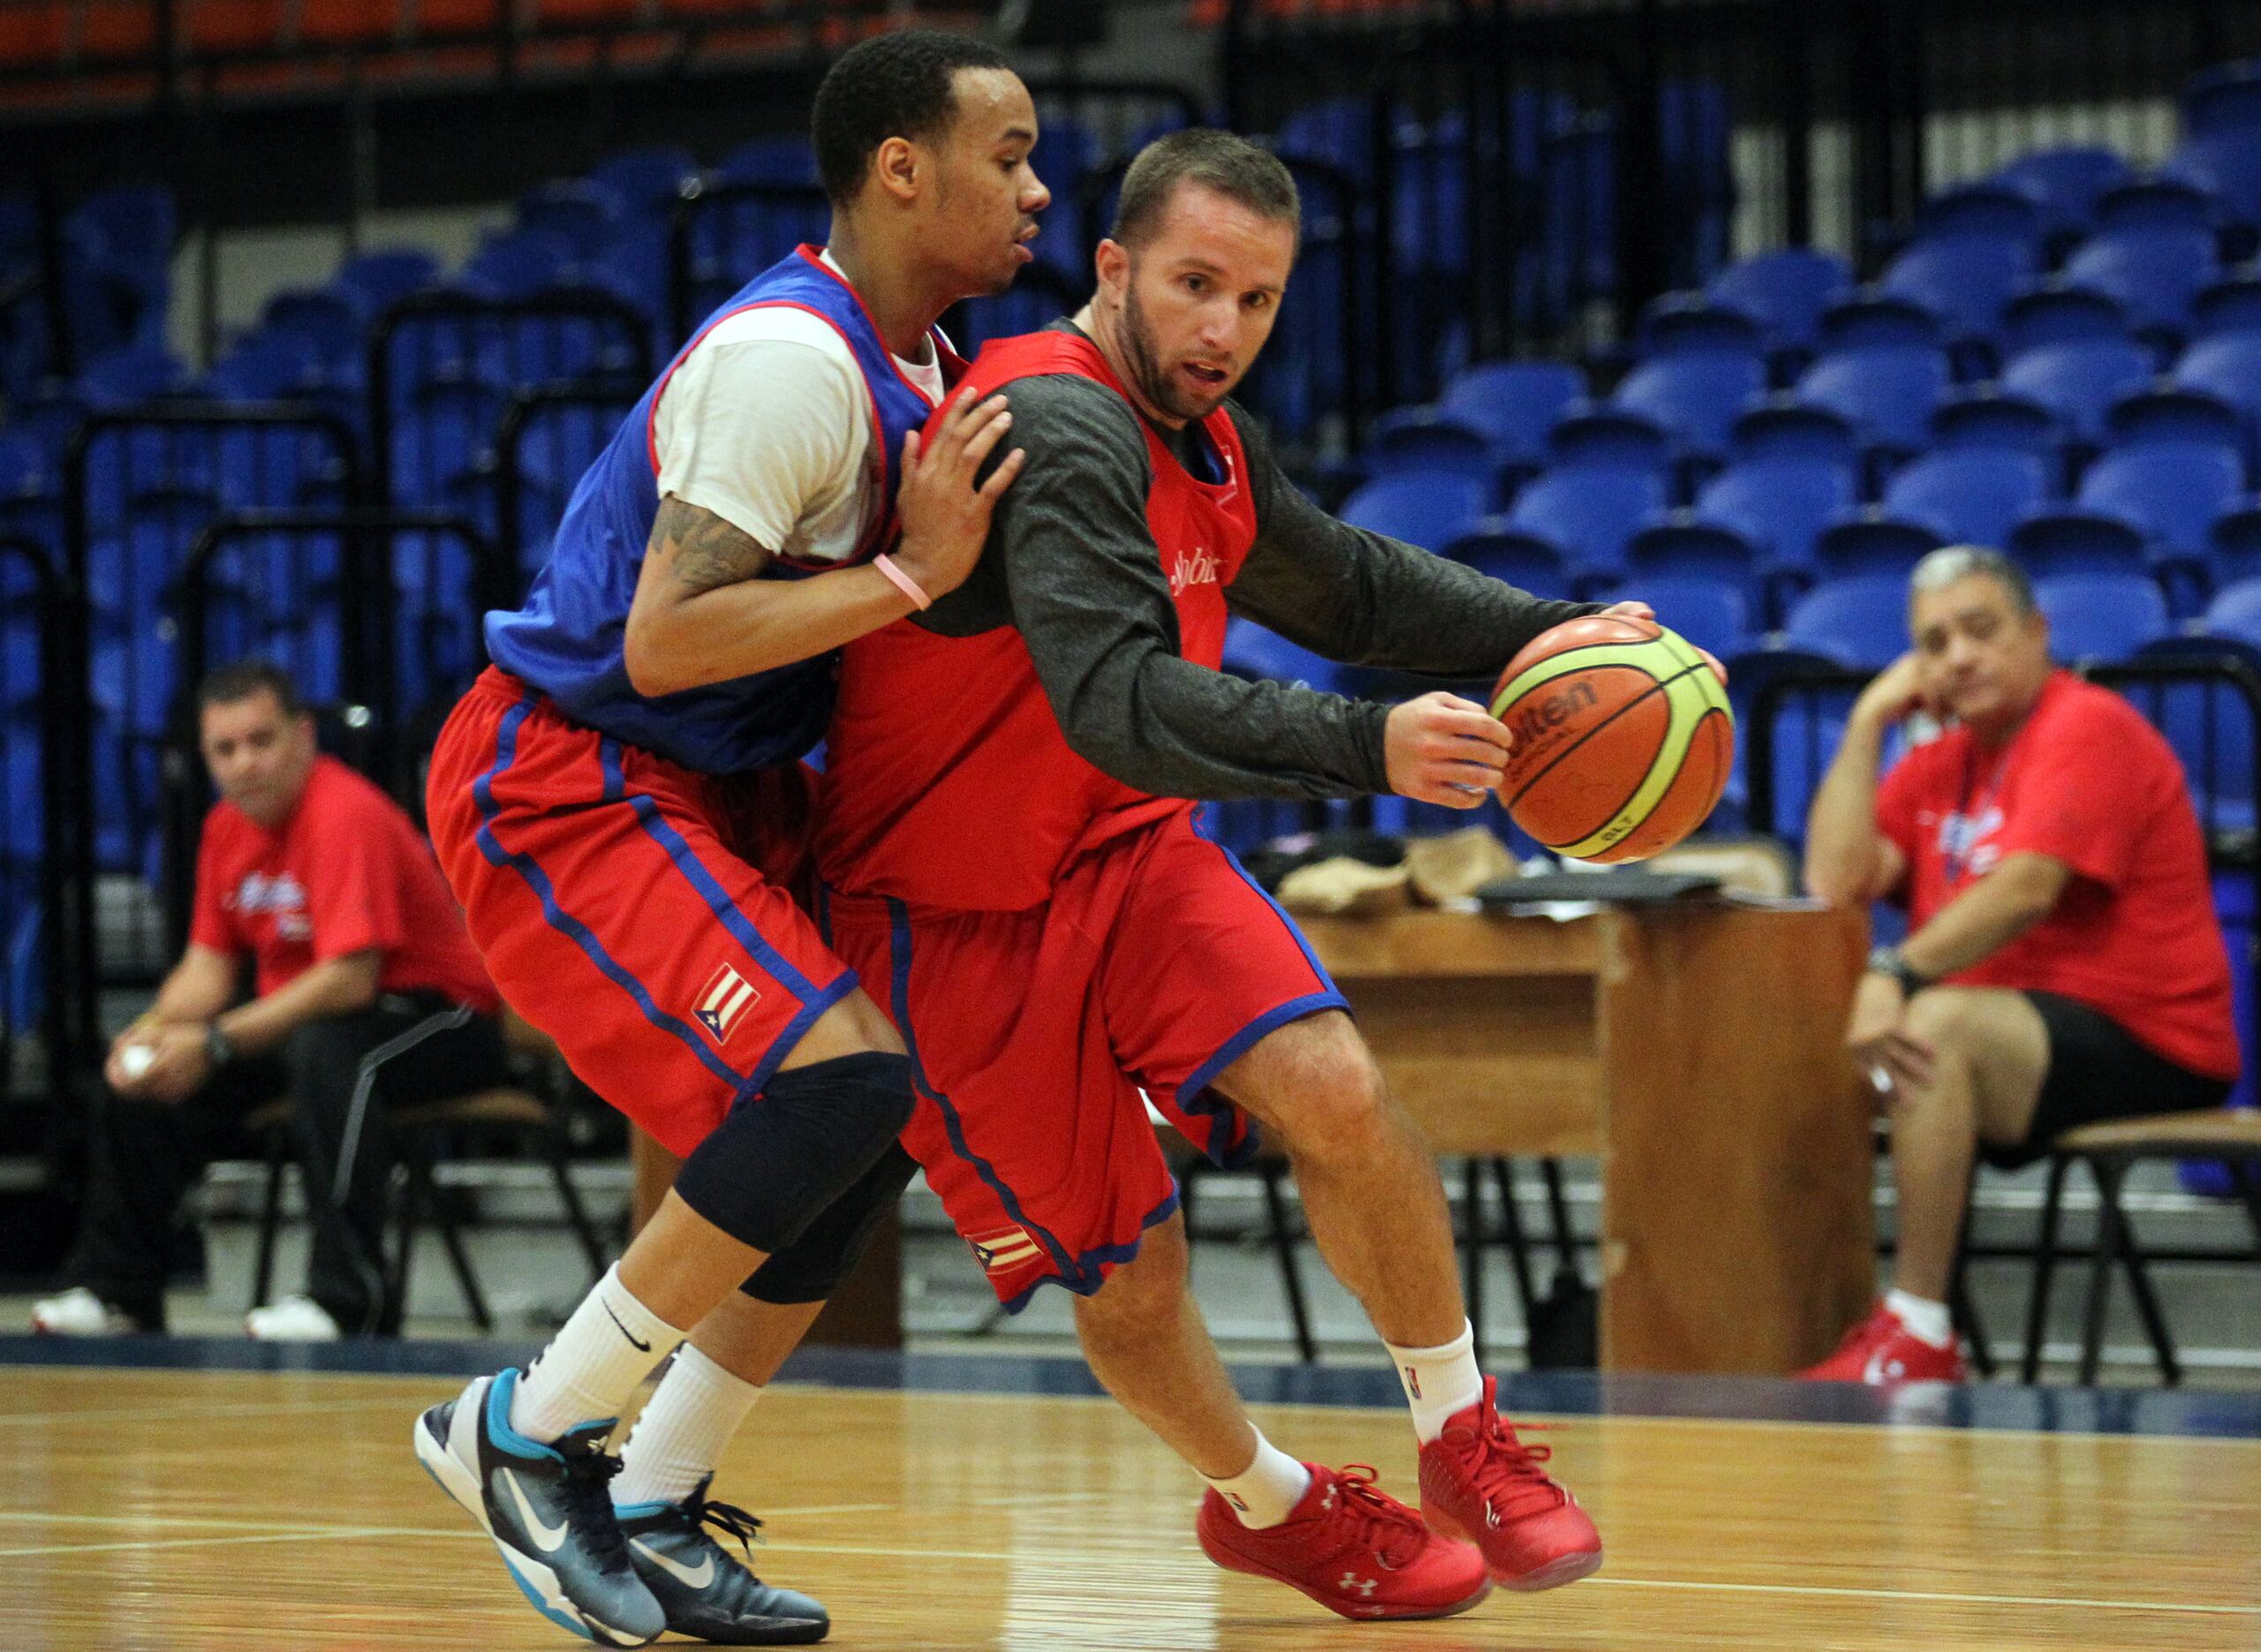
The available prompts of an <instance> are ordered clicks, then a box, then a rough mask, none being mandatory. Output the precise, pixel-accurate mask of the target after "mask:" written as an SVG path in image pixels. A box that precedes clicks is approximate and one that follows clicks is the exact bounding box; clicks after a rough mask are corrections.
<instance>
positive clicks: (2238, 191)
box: [2159, 128, 2261, 224]
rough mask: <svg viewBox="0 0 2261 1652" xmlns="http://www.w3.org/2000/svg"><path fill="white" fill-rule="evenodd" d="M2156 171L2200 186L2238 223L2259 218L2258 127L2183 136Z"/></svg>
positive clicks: (2260, 164)
mask: <svg viewBox="0 0 2261 1652" xmlns="http://www.w3.org/2000/svg"><path fill="white" fill-rule="evenodd" d="M2159 171H2160V173H2161V175H2162V176H2164V177H2172V178H2177V179H2180V180H2181V181H2182V182H2183V183H2186V184H2189V185H2195V186H2196V187H2197V188H2199V189H2203V190H2204V191H2205V192H2207V193H2209V194H2211V195H2212V196H2213V198H2214V199H2215V200H2218V201H2219V202H2220V203H2221V206H2222V208H2223V210H2224V212H2225V213H2226V214H2227V215H2228V216H2229V217H2230V218H2232V219H2233V220H2235V221H2236V222H2238V223H2246V224H2250V223H2253V222H2254V221H2255V220H2256V219H2257V218H2261V128H2245V129H2242V130H2238V131H2224V132H2201V133H2199V134H2197V136H2195V137H2190V138H2186V139H2184V140H2182V144H2181V146H2180V147H2177V148H2176V150H2175V152H2174V154H2173V155H2169V156H2167V158H2166V162H2164V163H2163V164H2162V165H2161V166H2160V167H2159Z"/></svg>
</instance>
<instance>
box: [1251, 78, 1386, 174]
mask: <svg viewBox="0 0 2261 1652" xmlns="http://www.w3.org/2000/svg"><path fill="white" fill-rule="evenodd" d="M1401 124H1403V116H1402V115H1401V116H1400V117H1398V118H1396V119H1394V120H1393V121H1392V122H1391V125H1392V126H1393V127H1395V126H1398V125H1401ZM1373 135H1374V133H1373V117H1372V112H1371V111H1370V110H1369V109H1368V108H1367V106H1366V101H1365V99H1364V98H1360V97H1337V98H1328V99H1327V100H1325V101H1323V102H1317V103H1310V104H1306V105H1305V106H1304V107H1303V108H1302V109H1297V110H1296V111H1295V112H1294V113H1293V114H1291V115H1289V117H1287V118H1286V119H1285V120H1283V121H1282V122H1281V123H1280V129H1279V131H1278V132H1275V133H1274V134H1273V140H1272V147H1273V151H1274V153H1275V154H1277V155H1280V156H1281V157H1282V159H1296V160H1304V161H1317V162H1321V163H1323V164H1325V165H1327V166H1331V167H1335V168H1338V169H1339V170H1342V171H1345V172H1348V173H1350V176H1351V177H1357V178H1367V179H1371V178H1372V177H1373V175H1374V145H1373Z"/></svg>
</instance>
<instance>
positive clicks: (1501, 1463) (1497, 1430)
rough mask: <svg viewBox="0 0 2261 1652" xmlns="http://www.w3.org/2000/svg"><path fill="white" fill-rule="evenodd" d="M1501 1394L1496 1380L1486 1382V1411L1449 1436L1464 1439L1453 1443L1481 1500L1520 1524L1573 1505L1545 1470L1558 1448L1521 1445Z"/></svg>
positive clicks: (1533, 1426) (1542, 1425) (1532, 1425)
mask: <svg viewBox="0 0 2261 1652" xmlns="http://www.w3.org/2000/svg"><path fill="white" fill-rule="evenodd" d="M1497 1392H1498V1391H1497V1383H1496V1380H1495V1379H1494V1378H1493V1377H1486V1378H1485V1379H1484V1401H1483V1409H1482V1412H1481V1414H1480V1416H1479V1418H1478V1422H1477V1424H1476V1426H1475V1427H1474V1428H1472V1429H1468V1428H1453V1429H1448V1430H1447V1432H1448V1434H1450V1435H1454V1436H1458V1437H1459V1439H1456V1442H1455V1443H1456V1445H1460V1450H1461V1456H1462V1458H1463V1460H1464V1461H1465V1462H1466V1464H1467V1467H1468V1469H1469V1477H1470V1479H1471V1480H1472V1481H1473V1482H1475V1486H1476V1490H1477V1494H1478V1496H1480V1497H1482V1498H1483V1499H1484V1501H1485V1502H1486V1504H1487V1505H1490V1507H1492V1508H1493V1510H1495V1511H1496V1512H1498V1514H1499V1516H1500V1518H1501V1520H1522V1519H1524V1517H1526V1516H1528V1515H1532V1514H1544V1513H1546V1512H1547V1511H1548V1510H1550V1509H1558V1508H1561V1507H1562V1505H1563V1504H1565V1503H1566V1502H1568V1501H1569V1492H1567V1491H1565V1490H1562V1487H1560V1486H1558V1485H1556V1484H1555V1483H1554V1481H1553V1480H1552V1479H1551V1478H1549V1477H1548V1475H1547V1473H1546V1462H1547V1460H1548V1459H1550V1458H1552V1457H1553V1456H1554V1448H1553V1447H1552V1446H1548V1445H1524V1443H1523V1442H1522V1441H1521V1440H1519V1439H1517V1438H1516V1428H1515V1425H1514V1424H1513V1423H1511V1422H1509V1421H1508V1419H1507V1418H1505V1417H1503V1416H1501V1414H1500V1408H1499V1404H1498V1399H1497ZM1546 1426H1547V1425H1546V1424H1545V1423H1541V1422H1532V1423H1526V1424H1524V1427H1525V1428H1527V1429H1531V1430H1533V1431H1539V1430H1543V1429H1545V1428H1546ZM1463 1442H1464V1443H1463Z"/></svg>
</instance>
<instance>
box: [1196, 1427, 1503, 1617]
mask: <svg viewBox="0 0 2261 1652" xmlns="http://www.w3.org/2000/svg"><path fill="white" fill-rule="evenodd" d="M1304 1467H1306V1468H1308V1469H1310V1470H1311V1485H1310V1488H1309V1489H1308V1490H1305V1491H1304V1495H1303V1498H1302V1500H1301V1501H1300V1502H1298V1503H1297V1505H1296V1506H1295V1509H1294V1510H1293V1512H1290V1513H1289V1516H1288V1518H1287V1519H1286V1520H1282V1521H1281V1522H1280V1523H1279V1524H1278V1525H1277V1526H1267V1527H1263V1528H1253V1529H1252V1528H1249V1527H1246V1526H1244V1525H1242V1524H1241V1523H1240V1521H1239V1520H1238V1519H1237V1518H1236V1516H1235V1515H1234V1513H1233V1512H1232V1510H1231V1509H1230V1508H1229V1506H1227V1505H1226V1503H1225V1499H1224V1498H1223V1497H1222V1496H1221V1495H1220V1494H1219V1493H1218V1492H1217V1491H1216V1490H1214V1489H1212V1490H1210V1492H1209V1494H1208V1495H1207V1496H1206V1497H1203V1498H1202V1499H1201V1512H1200V1514H1199V1517H1198V1518H1196V1520H1194V1522H1193V1534H1194V1535H1195V1536H1197V1537H1199V1539H1200V1540H1201V1552H1202V1553H1203V1554H1206V1555H1207V1556H1208V1557H1209V1558H1210V1559H1212V1560H1214V1561H1215V1562H1216V1563H1217V1564H1218V1565H1221V1566H1222V1567H1224V1568H1225V1570H1226V1571H1228V1572H1245V1573H1249V1575H1250V1576H1251V1577H1259V1578H1270V1579H1271V1580H1273V1581H1274V1582H1275V1583H1284V1584H1286V1585H1287V1586H1288V1587H1289V1588H1291V1589H1301V1590H1302V1591H1303V1592H1304V1594H1306V1595H1310V1596H1311V1597H1312V1599H1313V1600H1315V1601H1317V1602H1318V1603H1320V1605H1322V1606H1324V1607H1326V1608H1327V1610H1328V1611H1334V1612H1340V1613H1341V1614H1342V1616H1343V1617H1345V1618H1449V1617H1451V1616H1452V1615H1453V1614H1454V1613H1455V1612H1464V1611H1467V1610H1468V1609H1469V1608H1470V1607H1471V1606H1473V1605H1475V1604H1476V1603H1477V1602H1478V1601H1480V1600H1482V1599H1483V1598H1484V1597H1485V1595H1487V1594H1489V1593H1491V1589H1492V1582H1491V1580H1490V1579H1489V1578H1487V1577H1486V1576H1485V1575H1484V1557H1483V1556H1481V1555H1479V1554H1478V1553H1477V1552H1476V1550H1473V1549H1471V1548H1470V1547H1469V1546H1468V1545H1467V1544H1466V1543H1449V1542H1448V1541H1446V1540H1445V1539H1443V1538H1441V1537H1439V1536H1438V1535H1436V1534H1435V1533H1433V1532H1432V1531H1431V1530H1429V1528H1427V1527H1425V1526H1424V1525H1422V1524H1421V1517H1420V1516H1419V1515H1418V1514H1416V1513H1414V1512H1413V1511H1412V1510H1411V1509H1409V1508H1407V1507H1406V1506H1405V1505H1403V1503H1400V1502H1399V1501H1398V1500H1397V1499H1396V1498H1395V1497H1391V1496H1390V1495H1388V1493H1387V1492H1385V1491H1383V1490H1381V1489H1380V1487H1378V1486H1377V1485H1375V1484H1374V1471H1373V1470H1372V1468H1369V1467H1366V1465H1365V1464H1364V1463H1353V1464H1351V1465H1350V1467H1347V1468H1343V1469H1339V1470H1338V1469H1334V1468H1324V1467H1320V1465H1318V1464H1316V1463H1305V1464H1304Z"/></svg>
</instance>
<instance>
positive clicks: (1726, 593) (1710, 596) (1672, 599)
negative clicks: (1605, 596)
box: [1624, 574, 1751, 660]
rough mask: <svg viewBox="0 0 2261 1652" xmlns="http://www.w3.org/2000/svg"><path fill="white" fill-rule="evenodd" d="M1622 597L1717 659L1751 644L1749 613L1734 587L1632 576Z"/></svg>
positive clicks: (1666, 576)
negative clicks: (1649, 611) (1634, 599)
mask: <svg viewBox="0 0 2261 1652" xmlns="http://www.w3.org/2000/svg"><path fill="white" fill-rule="evenodd" d="M1624 594H1625V595H1626V596H1628V597H1637V598H1638V599H1639V600H1642V601H1644V602H1645V603H1647V604H1648V605H1649V607H1652V608H1653V609H1654V610H1656V616H1657V618H1658V620H1659V621H1660V622H1661V623H1663V624H1665V625H1667V626H1670V627H1671V628H1672V629H1673V630H1675V631H1677V632H1679V633H1680V634H1681V635H1682V636H1683V637H1686V638H1687V639H1688V640H1689V641H1690V642H1691V643H1693V644H1695V645H1696V646H1698V648H1707V649H1709V650H1711V652H1712V653H1713V654H1714V655H1715V656H1717V657H1718V658H1719V659H1721V660H1726V659H1728V657H1730V656H1731V655H1734V654H1736V653H1741V652H1742V651H1743V649H1744V648H1746V647H1748V646H1749V645H1750V642H1751V610H1750V607H1749V606H1748V604H1747V603H1746V601H1745V599H1744V597H1743V592H1742V591H1741V589H1739V588H1738V587H1736V586H1735V585H1722V584H1720V582H1718V581H1717V580H1712V579H1703V578H1689V577H1684V576H1681V575H1675V574H1641V575H1636V576H1634V577H1633V578H1632V579H1631V580H1630V583H1628V584H1627V585H1626V587H1625V591H1624Z"/></svg>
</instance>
